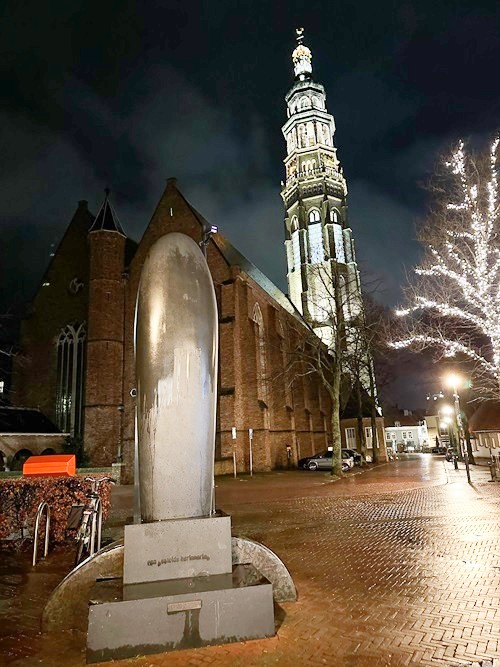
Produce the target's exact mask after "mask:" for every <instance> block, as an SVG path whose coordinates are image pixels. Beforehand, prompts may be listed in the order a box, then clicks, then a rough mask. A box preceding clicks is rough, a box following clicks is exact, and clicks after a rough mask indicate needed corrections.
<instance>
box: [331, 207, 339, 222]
mask: <svg viewBox="0 0 500 667" xmlns="http://www.w3.org/2000/svg"><path fill="white" fill-rule="evenodd" d="M330 220H331V222H337V223H338V222H340V213H339V212H338V210H337V209H336V208H332V209H331V210H330Z"/></svg>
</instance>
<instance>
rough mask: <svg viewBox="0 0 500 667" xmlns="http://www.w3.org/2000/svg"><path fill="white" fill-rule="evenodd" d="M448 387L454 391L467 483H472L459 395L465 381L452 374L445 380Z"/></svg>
mask: <svg viewBox="0 0 500 667" xmlns="http://www.w3.org/2000/svg"><path fill="white" fill-rule="evenodd" d="M445 382H446V385H447V386H448V387H451V388H452V389H453V398H454V399H455V416H456V418H457V427H458V437H459V441H460V451H461V453H462V456H463V457H464V461H465V471H466V473H467V481H468V482H469V484H470V483H471V479H470V470H469V453H468V451H467V446H466V445H465V434H464V424H463V421H462V413H461V411H460V396H459V394H458V386H459V385H463V379H462V378H461V377H460V375H456V374H455V373H450V374H449V375H448V376H447V377H446V378H445Z"/></svg>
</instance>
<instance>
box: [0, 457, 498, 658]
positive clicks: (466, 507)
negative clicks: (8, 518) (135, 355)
mask: <svg viewBox="0 0 500 667" xmlns="http://www.w3.org/2000/svg"><path fill="white" fill-rule="evenodd" d="M472 475H473V486H469V485H468V484H467V483H466V480H465V473H464V471H463V470H458V471H455V470H454V469H453V466H452V465H450V464H447V463H445V462H444V461H443V459H442V458H441V457H431V456H430V455H415V456H408V457H406V458H404V459H402V460H399V461H397V462H395V463H394V464H390V465H384V466H380V467H377V468H374V469H372V470H370V471H368V472H364V473H362V474H358V475H351V476H350V477H348V478H347V479H343V480H341V481H338V482H331V481H330V480H329V478H328V475H325V474H323V473H306V472H304V473H302V472H289V473H273V474H271V475H268V476H266V475H261V476H256V477H254V478H253V479H251V480H250V479H245V480H241V481H240V480H232V479H231V478H227V479H221V480H218V489H217V491H218V505H219V506H220V507H221V508H222V509H224V510H226V511H228V512H230V513H231V514H232V516H233V531H234V532H235V533H237V534H240V535H245V536H247V537H251V538H253V539H256V540H259V541H262V542H264V543H265V544H266V545H268V546H269V547H270V548H271V549H273V550H274V551H276V552H277V553H278V554H279V555H280V556H281V557H282V559H283V560H284V561H285V563H286V565H287V566H288V568H289V570H290V572H291V573H292V576H293V578H294V581H295V583H296V586H297V589H298V592H299V600H298V602H297V603H293V604H292V603H287V604H283V605H281V607H279V608H277V634H276V636H275V637H273V638H270V639H265V640H257V641H251V642H245V643H239V644H230V645H226V646H220V647H208V648H204V649H197V650H188V651H180V652H177V653H168V654H162V655H154V656H147V657H143V658H138V659H135V660H129V661H123V662H119V663H113V664H117V665H120V666H121V665H124V666H125V665H134V666H138V667H153V666H154V667H160V666H161V667H163V666H164V665H168V666H169V667H170V666H173V667H175V666H184V665H199V666H202V665H233V666H235V667H240V666H241V667H243V666H247V665H255V666H262V667H264V666H268V665H281V666H290V667H293V666H299V665H312V666H316V665H329V666H332V667H336V666H342V667H382V666H383V665H384V666H391V667H399V666H403V665H420V666H422V667H424V666H427V665H429V666H430V665H449V666H454V667H455V666H458V665H475V667H476V666H478V665H482V666H483V667H486V666H488V667H490V666H491V665H494V667H500V541H499V540H500V526H499V516H500V514H499V509H500V484H498V483H497V484H494V483H489V482H488V481H487V480H488V471H487V470H484V469H481V470H480V469H476V468H474V469H473V471H472ZM124 493H126V492H124ZM122 503H125V501H124V500H123V499H122ZM118 504H119V502H118ZM123 506H124V507H125V510H126V503H125V504H124V505H123ZM53 558H54V557H53ZM54 563H55V561H54V560H51V559H48V561H47V562H46V563H43V564H42V565H40V566H39V568H37V572H38V573H39V574H38V575H36V576H38V577H39V578H40V580H41V581H42V582H43V585H41V587H39V589H38V592H35V593H34V594H33V593H31V594H30V577H31V578H32V577H33V576H35V575H34V574H33V573H30V574H29V576H28V577H27V579H26V578H25V580H24V581H23V582H18V583H17V589H16V598H14V599H13V600H12V599H11V600H10V602H9V601H8V602H9V604H10V606H9V610H10V614H11V615H13V617H14V618H17V619H18V620H17V622H16V623H17V624H16V629H15V631H14V630H13V628H12V627H11V624H10V625H9V622H8V618H7V623H6V626H5V625H4V621H5V620H6V615H5V613H3V614H2V610H1V608H0V664H3V663H2V645H3V647H4V659H5V660H6V664H12V665H16V666H20V665H23V667H24V666H31V665H68V666H69V667H72V666H73V665H74V666H76V665H82V664H84V657H83V656H84V653H83V641H84V639H83V637H82V636H80V635H78V634H76V633H73V634H71V633H68V636H62V637H61V636H60V637H49V638H48V639H44V638H42V637H41V636H40V635H37V634H36V633H35V625H36V617H37V613H39V610H40V608H41V605H42V603H43V599H44V596H46V595H47V591H48V590H50V587H51V586H52V585H53V584H54V580H55V579H57V567H56V566H55V564H54ZM1 569H2V568H0V593H1V592H2V591H3V590H5V585H4V587H3V588H2V582H3V583H5V582H4V580H5V575H4V577H3V578H2V577H1ZM44 573H45V574H44ZM60 574H61V573H60ZM20 576H21V575H20ZM59 576H60V575H59ZM11 585H13V586H14V587H15V582H14V583H12V584H11ZM31 590H32V591H33V590H34V591H37V587H36V586H33V583H32V584H31ZM0 603H1V600H0ZM21 604H22V605H24V607H25V609H26V614H24V613H19V609H20V607H21ZM2 627H4V628H5V627H6V628H7V630H8V631H7V635H8V636H7V637H6V638H5V640H4V643H3V644H2V640H1V628H2Z"/></svg>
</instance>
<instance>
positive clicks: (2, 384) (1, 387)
mask: <svg viewBox="0 0 500 667" xmlns="http://www.w3.org/2000/svg"><path fill="white" fill-rule="evenodd" d="M4 391H5V380H0V394H3V392H4Z"/></svg>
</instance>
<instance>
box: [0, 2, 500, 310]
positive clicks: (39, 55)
mask: <svg viewBox="0 0 500 667" xmlns="http://www.w3.org/2000/svg"><path fill="white" fill-rule="evenodd" d="M296 26H304V27H305V31H306V32H305V43H306V44H307V46H309V48H310V49H311V50H312V53H313V76H314V78H315V80H316V81H319V82H320V83H322V84H323V85H324V86H325V88H326V93H327V105H328V110H329V111H330V112H331V113H333V114H334V117H335V121H336V126H337V132H336V135H335V143H336V146H337V147H338V149H339V150H338V155H339V157H340V160H341V162H342V164H343V167H344V172H345V175H346V177H347V180H348V186H349V192H350V195H349V196H350V199H349V203H350V225H351V227H352V229H353V232H354V238H355V240H356V245H357V251H358V260H359V263H360V267H361V270H362V272H364V273H365V275H366V276H367V277H369V279H370V280H372V279H375V280H377V281H379V282H380V292H379V295H378V298H379V299H380V300H381V301H382V302H384V303H386V304H390V305H392V304H395V303H397V302H398V301H399V300H400V298H401V295H400V289H399V286H400V284H401V283H402V282H404V280H405V277H404V276H405V271H409V270H410V268H411V266H412V265H413V264H414V263H415V262H416V260H417V257H418V252H419V248H418V245H417V243H416V242H415V240H414V238H415V225H416V224H417V222H418V221H419V220H420V219H421V218H422V217H423V215H424V214H425V210H426V207H427V205H428V195H427V193H426V192H425V190H424V189H423V188H422V187H421V184H422V183H423V182H425V181H426V180H427V179H428V177H429V174H430V173H431V171H432V169H433V164H434V162H435V160H436V157H437V155H438V154H439V153H440V152H442V151H444V150H446V149H447V148H448V147H449V146H450V145H451V144H452V143H453V142H454V141H456V140H457V139H458V138H459V137H464V138H469V139H471V140H472V141H473V142H479V143H480V142H481V141H484V140H485V139H488V138H489V137H490V136H491V135H492V134H493V132H494V131H495V130H496V129H497V128H498V126H499V125H500V123H499V119H500V113H499V111H500V92H499V86H498V79H499V74H498V70H499V64H500V47H499V40H498V34H499V29H500V5H499V3H498V2H494V1H492V2H472V1H469V2H458V1H454V2H451V1H446V0H440V1H439V2H436V0H433V1H432V2H427V1H419V2H383V1H382V2H379V3H372V2H362V1H359V2H357V3H354V2H345V1H344V0H338V1H337V2H332V1H327V0H324V1H318V0H309V1H308V2H298V1H296V2H292V1H288V2H278V1H275V2H259V1H253V2H250V1H244V0H238V1H237V2H235V1H234V0H232V1H228V0H210V1H206V2H193V1H192V2H187V1H186V0H182V1H174V0H163V1H156V2H155V1H143V2H129V1H128V0H119V1H118V2H115V1H112V0H107V1H106V2H103V1H102V0H101V1H100V2H93V1H92V0H85V1H81V2H77V1H72V0H66V1H65V2H59V1H58V0H51V1H50V2H49V3H40V2H36V3H35V2H13V1H5V0H4V2H3V3H1V5H0V52H1V57H0V69H1V75H2V77H1V78H2V86H1V88H0V96H1V101H2V104H1V107H0V115H1V122H0V128H1V130H0V142H1V162H0V165H1V167H0V193H1V196H0V224H1V228H2V244H1V254H0V308H1V311H0V312H5V311H6V310H8V309H9V308H11V309H13V310H14V311H15V312H18V311H19V310H20V308H21V305H22V303H23V302H24V301H25V300H27V299H29V298H30V297H31V296H32V294H33V292H34V290H35V289H36V287H37V284H38V281H39V279H40V277H41V274H42V272H43V270H44V269H45V267H46V265H47V262H48V260H49V254H50V252H51V244H56V245H57V242H58V241H59V240H60V238H61V235H62V233H63V232H64V230H65V228H66V226H67V224H68V222H69V220H70V218H71V216H72V215H73V212H74V210H75V208H76V203H77V201H78V200H79V199H87V200H88V201H89V206H90V209H91V210H92V211H93V212H97V208H98V206H99V204H100V202H101V200H102V198H103V189H104V188H105V187H106V186H109V187H110V188H111V189H112V198H113V203H114V205H115V208H116V209H117V212H118V215H119V218H120V221H121V223H122V225H123V227H124V229H125V230H126V232H127V233H128V235H130V236H132V237H133V238H135V239H136V240H138V239H139V238H140V236H141V234H142V232H143V231H144V229H145V227H146V225H147V223H148V222H149V219H150V217H151V215H152V213H153V210H154V207H155V205H156V203H157V201H158V199H159V197H160V195H161V193H162V190H163V188H164V181H165V179H166V178H167V177H168V176H176V177H177V178H178V182H179V186H180V188H181V190H182V191H183V193H184V194H185V195H186V196H187V198H188V199H189V201H190V202H191V203H192V204H193V205H194V206H195V207H196V208H197V209H198V210H199V211H200V212H201V213H202V214H203V215H204V216H205V217H206V218H208V219H209V220H210V221H211V222H212V223H214V224H217V225H218V226H219V228H220V230H221V231H222V232H223V233H224V234H225V235H226V236H227V237H228V238H229V239H230V240H231V241H232V242H233V243H234V244H235V245H236V246H237V247H238V249H239V250H240V251H241V252H243V254H245V255H246V256H247V257H248V258H249V259H251V260H252V261H253V262H254V263H255V264H256V265H257V266H259V268H261V269H262V270H263V271H264V272H265V273H266V274H267V275H269V277H270V278H271V279H272V280H273V281H274V282H275V283H276V284H277V285H278V286H279V287H281V288H282V289H283V290H284V291H286V268H285V255H284V248H283V224H282V221H283V207H282V203H281V198H280V196H279V191H280V180H281V179H283V178H284V170H283V164H282V160H283V158H284V156H285V145H284V141H283V138H282V135H281V126H282V125H283V123H284V122H285V119H286V110H285V103H284V99H283V98H284V95H285V93H286V92H287V90H288V89H289V88H290V86H291V85H292V81H293V76H292V63H291V51H292V50H293V48H294V46H295V32H294V29H295V27H296Z"/></svg>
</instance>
